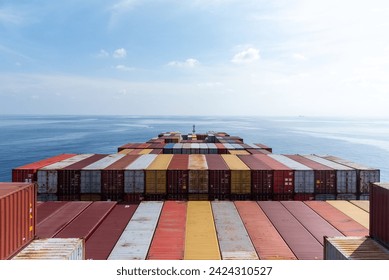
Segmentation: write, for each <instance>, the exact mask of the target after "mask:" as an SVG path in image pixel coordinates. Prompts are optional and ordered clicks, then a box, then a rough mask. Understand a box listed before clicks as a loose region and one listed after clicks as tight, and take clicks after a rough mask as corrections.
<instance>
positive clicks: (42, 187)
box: [37, 154, 93, 194]
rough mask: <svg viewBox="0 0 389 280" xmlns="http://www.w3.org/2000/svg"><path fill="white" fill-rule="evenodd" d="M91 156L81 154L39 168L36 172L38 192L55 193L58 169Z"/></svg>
mask: <svg viewBox="0 0 389 280" xmlns="http://www.w3.org/2000/svg"><path fill="white" fill-rule="evenodd" d="M91 156H93V154H81V155H77V156H74V157H71V158H68V159H65V160H62V161H59V162H57V163H53V164H50V165H47V166H45V167H42V168H41V169H39V170H38V172H37V183H38V194H39V193H42V194H56V193H57V187H58V169H62V168H65V167H67V166H69V165H72V164H74V163H76V162H79V161H81V160H83V159H86V158H88V157H91Z"/></svg>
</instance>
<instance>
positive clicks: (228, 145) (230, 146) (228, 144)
mask: <svg viewBox="0 0 389 280" xmlns="http://www.w3.org/2000/svg"><path fill="white" fill-rule="evenodd" d="M223 145H224V147H225V148H226V149H227V150H235V147H234V146H232V145H231V144H230V143H223Z"/></svg>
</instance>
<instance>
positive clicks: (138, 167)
mask: <svg viewBox="0 0 389 280" xmlns="http://www.w3.org/2000/svg"><path fill="white" fill-rule="evenodd" d="M156 157H157V155H155V154H149V155H142V156H140V157H138V158H137V159H136V160H135V161H134V162H132V163H131V164H130V165H128V166H127V167H125V170H124V192H125V193H127V194H132V193H136V194H143V193H144V192H145V171H144V170H145V169H146V168H147V167H148V166H149V165H150V164H151V163H152V162H153V161H154V160H155V158H156Z"/></svg>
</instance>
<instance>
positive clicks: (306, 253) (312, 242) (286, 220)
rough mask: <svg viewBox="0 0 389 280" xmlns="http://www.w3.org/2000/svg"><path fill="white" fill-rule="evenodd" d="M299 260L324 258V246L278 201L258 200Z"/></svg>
mask: <svg viewBox="0 0 389 280" xmlns="http://www.w3.org/2000/svg"><path fill="white" fill-rule="evenodd" d="M257 203H258V204H259V206H260V207H261V208H262V210H263V211H264V212H265V214H266V215H267V217H268V218H269V219H270V221H271V222H272V224H273V225H274V226H275V228H276V229H277V231H278V232H279V233H280V235H281V236H282V238H283V239H284V240H285V242H286V243H287V244H288V246H289V248H290V249H291V250H292V251H293V253H294V254H295V256H296V257H297V258H298V259H299V260H321V259H323V246H322V245H321V244H320V242H319V241H317V240H316V239H315V237H313V236H312V234H310V233H309V231H308V230H307V229H306V228H304V226H303V225H301V223H300V222H299V221H298V220H297V219H296V218H295V217H294V216H293V215H292V214H291V213H290V212H289V211H288V210H287V209H286V208H285V207H284V206H283V205H282V204H281V202H278V201H258V202H257Z"/></svg>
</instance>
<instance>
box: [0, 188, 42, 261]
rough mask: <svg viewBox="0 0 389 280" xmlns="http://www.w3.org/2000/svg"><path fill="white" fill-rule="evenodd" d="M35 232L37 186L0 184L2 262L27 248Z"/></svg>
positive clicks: (0, 255) (0, 247)
mask: <svg viewBox="0 0 389 280" xmlns="http://www.w3.org/2000/svg"><path fill="white" fill-rule="evenodd" d="M35 232H36V188H35V184H31V183H0V260H6V259H9V258H10V257H11V256H12V255H14V254H15V253H16V252H17V251H18V250H20V249H21V248H22V247H23V246H26V245H27V244H28V243H29V242H31V241H32V240H33V239H34V237H35Z"/></svg>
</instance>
